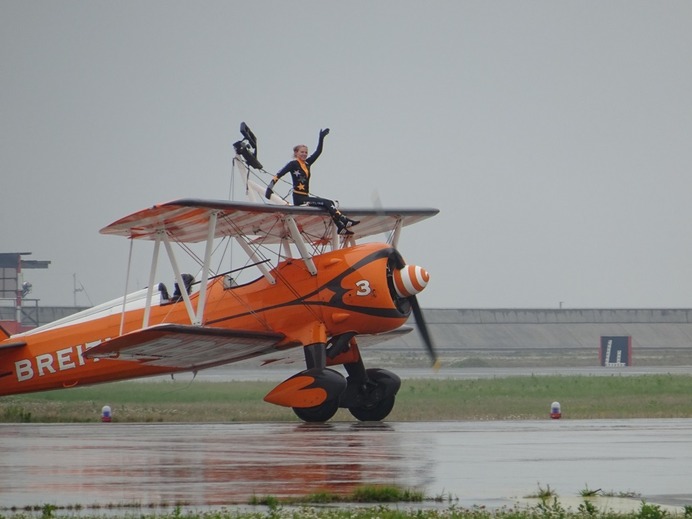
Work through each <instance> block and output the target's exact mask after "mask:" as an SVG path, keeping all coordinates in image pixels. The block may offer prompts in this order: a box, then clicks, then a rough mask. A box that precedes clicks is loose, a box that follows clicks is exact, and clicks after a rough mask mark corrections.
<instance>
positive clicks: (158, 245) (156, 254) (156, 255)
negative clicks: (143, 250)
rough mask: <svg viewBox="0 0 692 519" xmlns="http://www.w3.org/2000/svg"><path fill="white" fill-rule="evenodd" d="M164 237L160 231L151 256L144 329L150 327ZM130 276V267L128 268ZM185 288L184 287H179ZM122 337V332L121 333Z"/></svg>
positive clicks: (143, 320) (143, 322)
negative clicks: (162, 238)
mask: <svg viewBox="0 0 692 519" xmlns="http://www.w3.org/2000/svg"><path fill="white" fill-rule="evenodd" d="M162 236H163V231H162V230H159V231H157V233H156V239H155V240H154V253H153V254H152V255H151V269H150V270H149V285H148V286H147V299H146V301H147V302H146V306H145V307H144V317H143V319H142V328H146V327H147V326H149V314H150V313H151V298H152V296H153V294H154V280H155V279H156V265H157V264H158V262H159V249H160V248H161V237H162ZM128 274H129V267H128ZM179 286H183V285H179ZM124 317H125V311H124V303H123V318H124ZM120 334H121V335H122V330H121V331H120Z"/></svg>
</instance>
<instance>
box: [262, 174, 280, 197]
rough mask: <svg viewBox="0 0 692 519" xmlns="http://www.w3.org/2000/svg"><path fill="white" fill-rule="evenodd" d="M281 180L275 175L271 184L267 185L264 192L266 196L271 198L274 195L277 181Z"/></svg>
mask: <svg viewBox="0 0 692 519" xmlns="http://www.w3.org/2000/svg"><path fill="white" fill-rule="evenodd" d="M277 180H279V179H278V178H276V177H274V178H273V179H272V181H271V182H269V185H268V186H267V190H266V191H265V192H264V197H265V198H266V199H267V200H269V199H270V198H271V197H272V193H273V192H274V186H275V185H276V181H277Z"/></svg>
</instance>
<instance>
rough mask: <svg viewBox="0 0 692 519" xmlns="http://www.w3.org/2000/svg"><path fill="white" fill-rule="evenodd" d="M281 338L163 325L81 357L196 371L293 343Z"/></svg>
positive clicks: (96, 349) (273, 335)
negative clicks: (287, 342)
mask: <svg viewBox="0 0 692 519" xmlns="http://www.w3.org/2000/svg"><path fill="white" fill-rule="evenodd" d="M284 339H285V336H284V335H283V334H280V333H272V332H266V333H265V332H253V331H246V330H225V329H221V328H207V327H200V326H185V325H179V324H162V325H158V326H152V327H150V328H145V329H142V330H138V331H135V332H131V333H128V334H125V335H121V336H120V337H116V338H114V339H111V340H108V341H105V342H102V343H101V344H99V345H98V346H95V347H94V348H91V349H89V350H88V351H87V352H85V353H84V356H85V357H87V358H99V359H118V360H130V361H137V362H141V363H146V364H147V365H150V366H162V367H169V368H177V369H181V370H195V369H203V368H209V367H213V366H219V365H221V364H227V363H230V362H236V361H240V360H245V359H250V358H252V357H256V356H258V355H263V354H265V353H269V352H272V351H276V348H277V347H278V346H279V345H281V347H287V346H291V345H292V344H286V343H285V342H283V341H284Z"/></svg>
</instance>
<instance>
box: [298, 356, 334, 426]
mask: <svg viewBox="0 0 692 519" xmlns="http://www.w3.org/2000/svg"><path fill="white" fill-rule="evenodd" d="M326 348H327V345H326V344H324V343H316V344H311V345H309V346H305V348H303V351H304V353H305V364H306V366H307V368H308V369H307V370H305V371H303V372H301V373H300V374H303V375H309V376H313V377H314V378H315V380H316V381H318V382H316V384H315V385H316V387H317V388H319V389H322V390H324V391H325V392H326V393H327V397H326V399H325V400H324V402H322V403H321V404H319V405H316V406H312V407H293V408H292V409H293V412H294V413H295V414H296V416H297V417H298V418H300V419H301V420H303V421H304V422H326V421H328V420H330V419H331V418H332V417H333V416H334V415H335V414H336V412H337V411H338V410H339V397H340V395H341V393H343V391H344V388H345V386H346V382H345V380H344V377H343V376H342V375H341V374H340V373H338V372H336V371H334V370H332V369H329V368H327V367H326V366H327V353H326ZM300 374H299V375H300Z"/></svg>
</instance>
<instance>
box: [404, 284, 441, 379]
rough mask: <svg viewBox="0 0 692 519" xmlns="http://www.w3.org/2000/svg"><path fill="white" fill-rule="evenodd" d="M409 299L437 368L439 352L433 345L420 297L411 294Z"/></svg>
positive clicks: (419, 328)
mask: <svg viewBox="0 0 692 519" xmlns="http://www.w3.org/2000/svg"><path fill="white" fill-rule="evenodd" d="M408 300H409V302H410V303H411V310H412V311H413V317H414V318H415V319H416V325H417V326H418V330H420V334H421V336H422V337H423V343H424V344H425V347H426V349H427V350H428V353H429V354H430V358H431V359H432V361H433V366H435V367H436V368H437V367H439V362H438V360H437V353H435V346H434V345H433V341H432V337H431V336H430V332H429V331H428V325H427V324H426V323H425V318H424V317H423V312H422V311H421V309H420V305H419V304H418V299H417V298H416V296H411V297H409V298H408Z"/></svg>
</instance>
